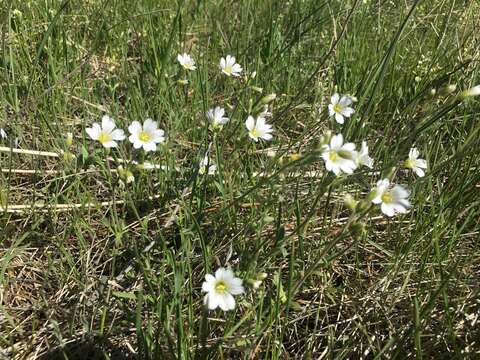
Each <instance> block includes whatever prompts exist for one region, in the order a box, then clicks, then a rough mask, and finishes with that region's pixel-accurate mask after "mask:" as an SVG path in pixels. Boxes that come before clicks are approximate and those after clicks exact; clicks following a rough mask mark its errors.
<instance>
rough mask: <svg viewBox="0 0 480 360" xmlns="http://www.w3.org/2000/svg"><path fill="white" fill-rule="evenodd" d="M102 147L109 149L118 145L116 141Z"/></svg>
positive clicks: (108, 142) (105, 143)
mask: <svg viewBox="0 0 480 360" xmlns="http://www.w3.org/2000/svg"><path fill="white" fill-rule="evenodd" d="M102 145H103V147H105V148H107V149H109V148H114V147H117V143H116V142H115V141H107V142H104V143H103V144H102Z"/></svg>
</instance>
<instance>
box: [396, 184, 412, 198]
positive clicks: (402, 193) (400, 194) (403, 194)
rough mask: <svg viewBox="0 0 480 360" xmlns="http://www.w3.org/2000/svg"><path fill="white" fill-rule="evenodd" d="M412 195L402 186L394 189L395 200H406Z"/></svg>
mask: <svg viewBox="0 0 480 360" xmlns="http://www.w3.org/2000/svg"><path fill="white" fill-rule="evenodd" d="M409 195H410V192H409V191H408V190H407V189H405V188H403V187H402V186H400V185H395V186H394V187H393V189H392V196H393V198H394V199H405V198H407V197H408V196H409Z"/></svg>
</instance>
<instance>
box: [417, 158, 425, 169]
mask: <svg viewBox="0 0 480 360" xmlns="http://www.w3.org/2000/svg"><path fill="white" fill-rule="evenodd" d="M415 165H417V166H418V167H421V168H424V169H426V168H427V161H426V160H424V159H417V161H416V163H415Z"/></svg>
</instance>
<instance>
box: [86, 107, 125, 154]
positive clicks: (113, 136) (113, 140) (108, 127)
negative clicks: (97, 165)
mask: <svg viewBox="0 0 480 360" xmlns="http://www.w3.org/2000/svg"><path fill="white" fill-rule="evenodd" d="M115 127H116V126H115V121H113V119H112V118H110V117H109V116H108V115H104V116H103V117H102V125H101V126H100V125H99V124H98V123H93V124H92V127H91V128H87V129H85V131H86V132H87V134H88V136H90V138H91V139H92V140H97V141H98V142H100V144H102V145H103V147H105V148H107V149H109V148H113V147H117V141H122V140H124V139H125V134H124V133H123V130H122V129H115Z"/></svg>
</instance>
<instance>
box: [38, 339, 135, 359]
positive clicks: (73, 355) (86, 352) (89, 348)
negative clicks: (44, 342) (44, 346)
mask: <svg viewBox="0 0 480 360" xmlns="http://www.w3.org/2000/svg"><path fill="white" fill-rule="evenodd" d="M136 358H137V357H136V356H135V355H133V354H132V353H131V352H129V351H128V350H127V349H126V348H120V347H116V346H115V345H113V344H111V343H110V342H107V341H104V340H86V339H83V340H79V341H76V342H72V343H69V344H67V345H65V346H64V347H62V348H56V349H54V350H51V351H48V352H46V353H44V354H43V355H41V356H40V357H39V358H38V359H39V360H84V359H89V360H103V359H116V360H131V359H136Z"/></svg>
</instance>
